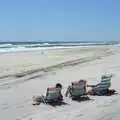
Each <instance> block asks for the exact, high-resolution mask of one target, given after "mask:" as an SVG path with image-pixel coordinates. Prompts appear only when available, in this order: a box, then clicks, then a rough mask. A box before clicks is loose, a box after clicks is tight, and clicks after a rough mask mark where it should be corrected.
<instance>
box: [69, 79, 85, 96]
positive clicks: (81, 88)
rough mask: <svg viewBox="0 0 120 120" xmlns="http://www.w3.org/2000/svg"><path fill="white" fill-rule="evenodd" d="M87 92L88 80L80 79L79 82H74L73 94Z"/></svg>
mask: <svg viewBox="0 0 120 120" xmlns="http://www.w3.org/2000/svg"><path fill="white" fill-rule="evenodd" d="M85 93H86V81H85V80H80V81H78V82H72V90H71V95H72V96H82V95H84V94H85Z"/></svg>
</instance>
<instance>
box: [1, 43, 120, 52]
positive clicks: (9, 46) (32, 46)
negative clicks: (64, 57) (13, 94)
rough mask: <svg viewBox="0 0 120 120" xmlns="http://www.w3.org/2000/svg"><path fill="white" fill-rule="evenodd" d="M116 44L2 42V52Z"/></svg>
mask: <svg viewBox="0 0 120 120" xmlns="http://www.w3.org/2000/svg"><path fill="white" fill-rule="evenodd" d="M114 44H118V42H90V41H87V42H83V41H69V42H65V41H60V42H51V41H47V42H0V53H5V52H16V51H30V50H43V49H58V48H69V47H78V46H100V45H114Z"/></svg>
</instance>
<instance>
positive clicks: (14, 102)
mask: <svg viewBox="0 0 120 120" xmlns="http://www.w3.org/2000/svg"><path fill="white" fill-rule="evenodd" d="M119 53H120V48H119V46H112V45H111V46H105V45H104V46H97V47H96V46H91V47H87V46H86V47H72V48H64V49H63V48H61V49H56V50H54V49H50V50H42V51H40V50H36V51H26V52H24V51H22V52H11V53H1V54H0V120H73V119H74V120H119V118H120V115H119V113H120V96H119V94H118V95H113V96H90V98H91V100H89V101H84V102H77V101H72V100H71V99H70V98H66V97H64V101H65V102H66V103H67V104H66V105H63V106H57V107H52V106H49V105H48V106H47V105H44V104H40V105H39V106H32V97H33V96H38V95H41V94H45V92H46V88H47V87H49V86H54V85H55V84H56V83H58V82H60V83H62V84H63V94H64V93H65V91H66V88H67V86H68V85H69V84H71V82H72V81H77V80H79V79H86V80H87V83H88V84H93V83H94V84H96V83H98V82H100V77H101V75H102V74H104V73H107V72H109V73H112V74H113V78H112V88H114V89H116V90H117V92H118V93H119V92H120V87H119V86H120V85H119V83H120V80H119V77H120V62H119V61H120V54H119Z"/></svg>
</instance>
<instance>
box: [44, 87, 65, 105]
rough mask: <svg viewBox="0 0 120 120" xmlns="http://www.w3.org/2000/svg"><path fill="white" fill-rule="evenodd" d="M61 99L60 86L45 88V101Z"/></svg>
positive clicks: (50, 101)
mask: <svg viewBox="0 0 120 120" xmlns="http://www.w3.org/2000/svg"><path fill="white" fill-rule="evenodd" d="M62 100H63V97H62V94H61V88H56V87H53V88H47V93H46V96H45V97H44V101H45V103H52V102H61V101H62Z"/></svg>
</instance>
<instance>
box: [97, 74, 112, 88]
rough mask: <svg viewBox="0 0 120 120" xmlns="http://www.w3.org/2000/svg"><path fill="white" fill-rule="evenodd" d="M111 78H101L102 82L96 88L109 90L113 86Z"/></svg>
mask: <svg viewBox="0 0 120 120" xmlns="http://www.w3.org/2000/svg"><path fill="white" fill-rule="evenodd" d="M111 77H112V76H110V75H103V76H102V77H101V82H100V83H99V84H98V85H97V86H96V88H97V89H99V90H103V89H108V88H109V87H110V86H111Z"/></svg>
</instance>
